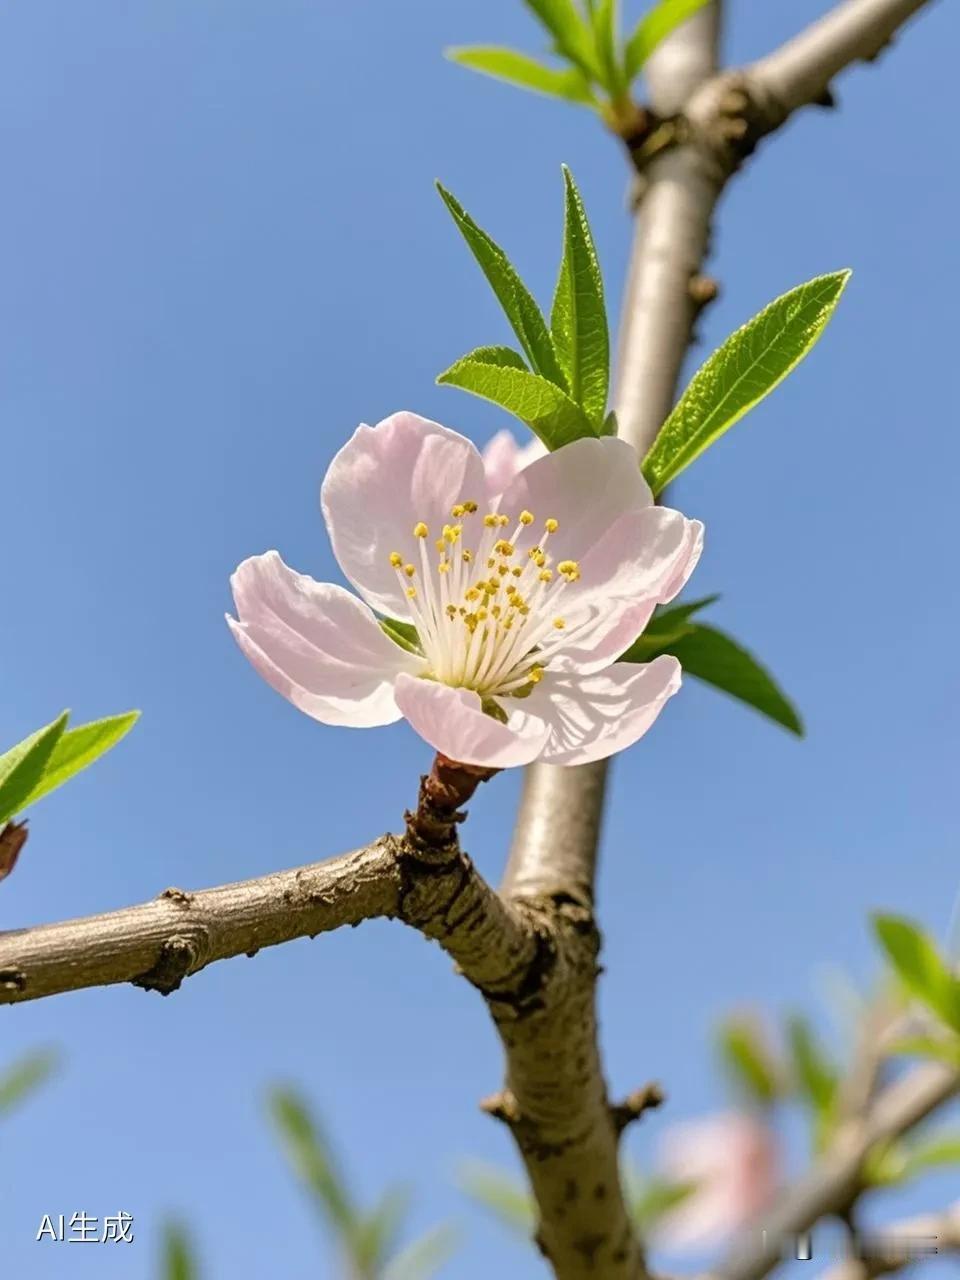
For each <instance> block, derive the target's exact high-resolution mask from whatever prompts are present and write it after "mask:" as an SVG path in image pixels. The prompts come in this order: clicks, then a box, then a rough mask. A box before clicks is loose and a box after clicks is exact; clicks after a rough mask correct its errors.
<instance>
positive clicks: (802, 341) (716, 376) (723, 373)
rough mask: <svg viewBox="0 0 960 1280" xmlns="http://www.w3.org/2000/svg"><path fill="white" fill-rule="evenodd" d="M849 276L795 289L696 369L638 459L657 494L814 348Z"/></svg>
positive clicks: (820, 279) (842, 273)
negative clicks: (650, 444) (641, 462)
mask: <svg viewBox="0 0 960 1280" xmlns="http://www.w3.org/2000/svg"><path fill="white" fill-rule="evenodd" d="M849 278H850V272H849V271H834V272H833V273H832V274H830V275H825V276H817V277H816V279H814V280H809V281H808V282H807V283H806V284H801V285H798V286H797V288H796V289H791V290H790V292H789V293H785V294H784V295H783V296H782V297H780V298H777V299H776V300H775V301H774V302H771V303H770V305H769V306H768V307H765V308H764V309H763V311H761V312H760V314H759V315H757V316H754V318H753V319H752V320H750V321H748V322H747V324H745V325H743V326H742V328H740V329H738V330H737V331H736V333H734V334H732V335H731V336H730V337H729V338H728V339H727V340H726V342H725V343H724V344H723V345H722V346H721V347H719V348H718V349H717V350H716V351H715V352H714V353H713V355H712V356H710V358H709V359H708V360H707V362H706V363H705V364H704V365H702V366H701V367H700V369H698V370H697V372H696V373H695V374H694V375H693V378H692V379H691V381H690V385H689V386H688V387H687V389H686V391H684V393H683V395H682V396H681V397H680V400H679V402H678V404H677V405H676V407H675V408H674V409H673V411H672V412H671V414H670V416H669V417H668V418H667V420H666V422H665V423H664V424H663V426H662V427H661V428H660V431H659V433H658V435H657V438H656V439H655V440H654V442H653V445H652V447H651V449H650V452H649V453H648V454H647V456H646V457H645V458H644V460H643V474H644V475H645V476H646V478H647V481H648V483H649V485H650V487H651V489H652V490H653V491H654V493H655V494H656V493H660V492H661V490H662V489H663V488H664V487H665V486H666V485H667V484H669V483H670V481H671V480H673V479H674V478H675V477H676V476H678V475H679V474H680V472H681V471H683V469H684V468H685V467H688V466H689V465H690V463H691V462H693V460H694V459H695V458H698V457H699V456H700V454H701V453H703V451H704V450H705V449H707V448H708V447H709V446H710V445H711V444H713V443H714V441H715V440H717V439H718V438H719V437H720V436H722V435H723V434H724V432H725V431H728V430H729V429H730V428H731V427H732V426H733V424H734V423H735V422H738V421H739V420H740V419H741V418H742V417H743V415H744V414H745V413H746V412H747V411H748V410H749V409H752V408H753V406H754V405H755V404H758V403H759V402H760V401H761V400H762V399H763V398H764V396H767V395H769V393H770V392H771V391H772V390H773V389H774V387H776V386H778V385H779V384H780V383H781V382H782V381H783V379H784V378H785V377H786V376H787V374H788V373H790V371H791V370H792V369H794V368H795V367H796V366H797V365H798V364H799V363H800V361H801V360H802V359H803V358H804V356H805V355H806V354H807V353H808V352H809V351H810V350H811V349H812V347H813V346H814V344H815V343H816V341H817V339H818V338H819V337H820V335H821V333H822V332H823V330H824V328H825V327H826V324H827V321H828V320H829V319H830V317H831V316H832V315H833V312H834V308H835V307H836V305H837V302H838V301H839V299H840V295H841V293H843V290H844V288H845V286H846V283H847V281H848V280H849Z"/></svg>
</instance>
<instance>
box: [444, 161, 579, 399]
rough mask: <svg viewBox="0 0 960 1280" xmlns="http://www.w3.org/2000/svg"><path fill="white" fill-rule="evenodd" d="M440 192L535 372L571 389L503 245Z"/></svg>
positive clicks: (504, 348) (544, 329) (526, 290)
mask: <svg viewBox="0 0 960 1280" xmlns="http://www.w3.org/2000/svg"><path fill="white" fill-rule="evenodd" d="M437 190H438V191H439V192H440V196H441V198H442V200H443V202H444V204H445V205H446V206H447V208H448V210H449V211H450V215H451V217H452V218H453V220H454V222H455V223H456V224H457V227H458V229H459V231H460V234H461V235H462V236H463V238H464V240H466V242H467V245H468V247H469V248H470V251H471V252H472V254H473V256H474V257H475V258H476V260H477V262H478V263H479V265H480V269H481V271H482V272H483V274H484V275H485V276H486V277H487V280H488V281H489V283H490V287H491V288H492V289H493V292H494V293H495V294H496V296H497V301H498V302H499V303H500V306H501V307H502V308H503V311H504V314H505V315H506V317H507V319H508V320H509V321H510V324H511V326H512V328H513V331H514V333H515V334H516V335H517V338H518V339H519V341H520V345H521V346H522V347H523V349H524V351H525V352H526V353H527V358H528V359H529V361H530V364H531V366H532V367H533V370H534V372H536V373H539V374H541V375H542V376H543V377H544V378H546V379H547V381H548V382H552V383H553V384H554V385H555V386H557V387H560V389H561V390H563V391H566V390H568V383H567V379H566V377H565V376H564V374H563V372H562V371H561V368H560V364H559V361H558V358H557V352H556V350H555V348H554V340H553V337H552V336H551V334H550V331H549V330H548V328H547V322H546V321H545V320H544V318H543V315H542V313H541V311H540V308H539V307H538V306H537V303H536V301H535V299H534V297H533V295H532V294H531V293H530V291H529V289H528V288H527V286H526V285H525V284H524V283H523V281H522V280H521V279H520V277H519V275H517V272H516V270H515V269H514V267H513V264H512V263H511V262H510V259H509V258H508V257H507V255H506V254H505V253H504V252H503V250H502V249H501V248H500V246H499V245H498V244H496V242H495V241H493V240H492V239H491V238H490V236H488V235H487V233H486V232H485V231H484V230H483V229H482V228H481V227H478V226H477V224H476V223H475V222H474V220H473V219H472V218H471V217H470V215H469V214H468V213H467V212H466V210H465V209H464V208H463V206H462V205H461V204H460V203H459V202H458V201H457V200H456V198H455V197H454V196H452V195H451V194H450V192H449V191H447V190H445V188H444V187H442V186H441V185H440V183H439V182H438V183H437ZM481 349H482V350H483V349H486V350H496V351H501V352H506V351H508V350H509V348H507V347H495V348H481ZM511 354H513V353H511ZM517 359H519V357H517ZM511 367H519V368H521V369H525V368H526V366H525V365H524V363H523V361H522V360H520V361H519V365H517V364H516V363H514V364H513V365H512V366H511Z"/></svg>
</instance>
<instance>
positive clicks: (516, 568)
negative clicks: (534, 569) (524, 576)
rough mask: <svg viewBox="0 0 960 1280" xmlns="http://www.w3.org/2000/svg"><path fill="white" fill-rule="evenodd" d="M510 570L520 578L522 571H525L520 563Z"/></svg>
mask: <svg viewBox="0 0 960 1280" xmlns="http://www.w3.org/2000/svg"><path fill="white" fill-rule="evenodd" d="M510 572H511V573H512V574H513V576H514V577H515V578H519V577H520V575H521V573H523V570H522V569H521V568H520V566H519V565H517V566H516V567H515V568H513V569H511V570H510Z"/></svg>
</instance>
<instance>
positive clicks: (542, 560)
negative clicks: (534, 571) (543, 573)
mask: <svg viewBox="0 0 960 1280" xmlns="http://www.w3.org/2000/svg"><path fill="white" fill-rule="evenodd" d="M533 563H534V564H535V565H536V566H537V568H538V569H542V568H543V566H544V565H545V564H546V563H547V557H546V556H545V555H544V554H543V552H542V551H538V552H537V554H536V555H535V556H534V557H533Z"/></svg>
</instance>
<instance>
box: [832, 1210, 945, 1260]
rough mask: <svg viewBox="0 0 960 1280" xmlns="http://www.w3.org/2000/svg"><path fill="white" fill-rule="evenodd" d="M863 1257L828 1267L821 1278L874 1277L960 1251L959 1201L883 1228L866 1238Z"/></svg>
mask: <svg viewBox="0 0 960 1280" xmlns="http://www.w3.org/2000/svg"><path fill="white" fill-rule="evenodd" d="M866 1243H867V1245H868V1248H867V1249H866V1250H863V1252H864V1255H865V1256H863V1257H859V1258H847V1259H845V1260H844V1261H843V1262H838V1263H837V1264H836V1266H833V1267H830V1269H829V1270H827V1271H825V1272H824V1273H823V1274H822V1275H821V1276H820V1280H877V1277H878V1276H888V1275H893V1274H894V1273H895V1272H898V1271H903V1270H904V1269H905V1268H906V1267H909V1266H911V1265H912V1264H913V1263H914V1262H917V1261H918V1260H920V1259H921V1258H924V1257H928V1256H930V1252H931V1251H932V1252H934V1253H936V1254H937V1255H938V1256H939V1255H942V1254H946V1253H960V1201H958V1202H957V1203H956V1204H955V1205H953V1206H952V1207H951V1208H949V1209H946V1210H944V1212H943V1213H928V1214H923V1215H922V1216H920V1217H916V1218H908V1219H907V1220H906V1221H904V1222H897V1223H894V1224H892V1225H891V1226H889V1227H884V1228H882V1229H881V1231H879V1232H877V1233H876V1234H875V1235H871V1236H870V1237H869V1238H868V1240H867V1242H866Z"/></svg>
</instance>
